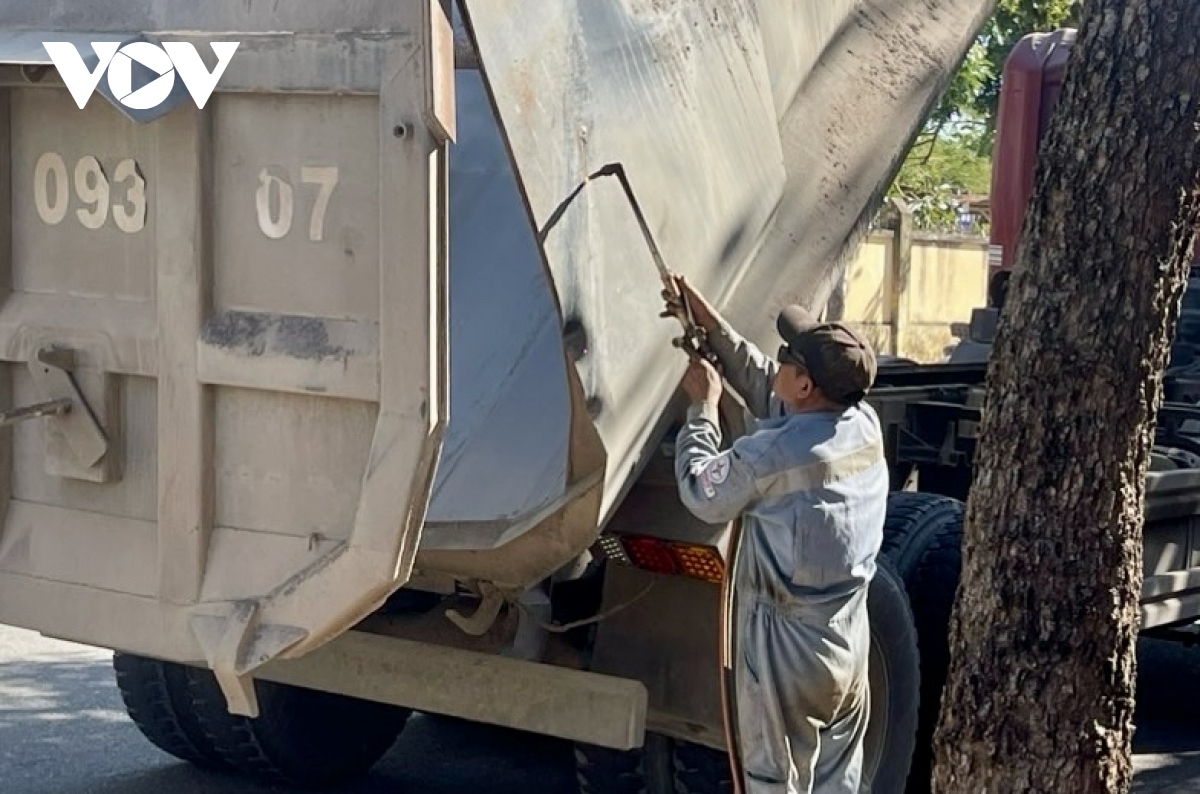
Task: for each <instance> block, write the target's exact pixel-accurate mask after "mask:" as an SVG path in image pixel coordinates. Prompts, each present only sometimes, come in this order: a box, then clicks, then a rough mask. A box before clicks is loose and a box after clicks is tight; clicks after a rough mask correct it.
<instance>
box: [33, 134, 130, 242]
mask: <svg viewBox="0 0 1200 794" xmlns="http://www.w3.org/2000/svg"><path fill="white" fill-rule="evenodd" d="M72 186H73V187H74V189H75V190H74V192H75V195H76V197H77V198H78V199H79V201H80V202H81V203H82V204H83V205H84V206H83V207H82V208H80V209H77V210H75V217H76V218H78V220H79V222H80V223H81V224H82V225H83V227H84V228H86V229H91V230H93V231H95V230H97V229H100V228H102V227H103V226H104V224H105V223H107V222H108V218H109V214H110V213H111V215H112V220H113V223H114V224H115V225H116V227H117V228H118V229H120V230H121V231H123V232H125V233H126V234H137V233H138V232H140V231H141V230H142V229H144V228H146V178H145V176H143V175H142V169H141V168H140V167H138V164H137V162H136V161H134V160H122V161H121V162H120V163H118V164H117V167H116V170H114V171H113V175H112V179H111V180H110V179H109V178H108V175H107V174H106V173H105V172H104V166H103V165H101V164H100V161H99V160H97V159H96V158H95V157H92V156H91V155H87V156H86V157H83V158H81V159H80V160H79V162H77V163H76V164H75V169H74V172H73V173H68V171H67V163H66V161H65V160H63V157H62V155H60V154H57V153H56V152H47V153H46V154H43V155H42V156H41V157H39V158H38V161H37V166H36V167H35V168H34V173H33V201H34V204H35V205H36V206H37V213H38V216H39V217H40V218H41V219H42V221H43V222H45V223H47V224H49V225H51V226H57V225H59V224H60V223H62V222H63V221H64V220H65V219H66V217H67V213H68V212H70V209H71V188H72ZM114 186H116V187H118V188H121V189H123V190H124V194H123V195H122V196H121V198H120V200H119V201H115V202H114V201H113V198H114V196H113V193H114Z"/></svg>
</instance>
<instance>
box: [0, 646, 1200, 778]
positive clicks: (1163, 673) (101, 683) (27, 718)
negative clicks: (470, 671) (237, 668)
mask: <svg viewBox="0 0 1200 794" xmlns="http://www.w3.org/2000/svg"><path fill="white" fill-rule="evenodd" d="M109 658H110V657H109V654H108V653H107V652H104V651H98V650H95V649H91V648H83V647H80V646H76V645H69V644H67V643H62V642H55V641H52V640H47V639H44V638H42V637H39V636H37V635H35V634H31V633H29V632H24V631H18V630H15V629H10V628H5V627H0V791H3V792H4V794H52V793H53V794H161V793H162V792H171V794H266V792H270V791H273V790H272V789H268V788H264V787H260V786H255V785H252V784H249V783H246V782H245V781H243V780H240V779H237V778H228V777H220V776H213V775H207V774H204V773H200V772H197V771H194V770H193V769H192V768H191V767H188V766H187V765H184V764H181V763H178V762H176V761H174V759H172V758H170V757H169V756H166V755H164V754H162V753H161V752H159V751H158V750H156V749H155V748H154V747H152V746H151V745H150V744H149V743H147V742H146V741H145V740H144V739H143V738H142V736H141V734H139V733H138V731H137V729H136V728H134V727H133V725H132V724H131V723H130V722H129V721H128V720H127V719H126V717H125V712H124V710H123V709H122V706H121V702H120V697H119V695H118V694H117V692H116V688H115V687H114V685H113V683H112V673H111V668H110V667H109ZM1140 660H1141V669H1142V675H1141V684H1140V692H1139V710H1138V713H1139V720H1138V724H1139V732H1138V740H1137V758H1136V761H1137V766H1138V774H1137V779H1136V782H1135V786H1134V791H1135V792H1136V794H1184V792H1195V791H1197V790H1200V716H1197V715H1200V649H1195V650H1188V649H1184V648H1180V647H1177V646H1173V645H1168V644H1166V643H1160V642H1159V643H1156V642H1143V644H1142V649H1141V653H1140ZM374 792H380V793H382V792H389V794H404V793H405V792H412V793H413V794H418V793H419V794H464V793H465V792H487V793H488V794H518V792H519V793H520V794H529V793H531V792H532V793H533V794H573V792H574V787H573V770H572V765H571V757H570V753H569V751H568V748H567V747H566V746H564V745H563V744H562V743H560V742H555V741H549V740H546V739H543V738H540V737H535V736H526V735H523V734H516V733H513V732H510V731H501V730H494V729H490V728H485V727H480V726H475V725H468V724H463V723H460V722H456V721H452V720H443V719H433V718H425V717H419V718H417V719H416V720H414V722H413V723H411V724H410V727H409V728H408V729H407V730H406V731H405V733H404V736H403V737H402V738H401V740H400V741H399V742H398V743H397V745H396V747H395V748H393V750H392V752H391V753H390V754H389V755H388V756H387V757H386V758H385V759H384V761H383V762H382V763H381V764H380V765H379V766H378V767H377V768H376V770H375V771H374V772H373V774H372V775H371V777H370V778H369V779H368V780H367V781H365V782H364V783H362V784H361V785H358V786H355V787H353V788H351V789H348V790H347V794H372V793H374Z"/></svg>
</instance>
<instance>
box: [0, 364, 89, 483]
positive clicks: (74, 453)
mask: <svg viewBox="0 0 1200 794" xmlns="http://www.w3.org/2000/svg"><path fill="white" fill-rule="evenodd" d="M28 366H29V373H30V375H31V376H32V377H33V383H34V387H35V388H36V389H37V391H38V393H39V394H40V395H41V397H42V398H43V399H45V400H47V401H48V402H46V403H44V404H43V406H50V405H61V404H62V403H63V402H64V401H65V402H67V403H69V404H70V407H69V408H68V409H66V410H62V411H57V412H48V413H47V412H43V413H41V414H40V415H43V416H52V417H53V418H52V419H51V420H50V423H49V424H48V425H47V439H46V447H47V458H49V459H51V462H54V463H57V464H58V466H57V467H56V468H58V469H64V468H65V469H71V470H78V471H80V472H86V471H87V470H89V469H93V468H94V467H96V466H97V464H99V463H100V461H101V459H102V458H103V457H104V456H105V455H106V454H107V453H108V447H109V440H108V435H107V434H106V433H105V432H104V428H103V427H101V425H100V422H99V421H98V420H97V419H96V415H95V413H93V411H92V406H91V405H89V404H88V401H87V399H86V398H85V397H84V396H83V392H82V391H81V390H80V389H79V384H78V383H77V382H76V380H75V376H74V371H75V369H76V366H77V360H76V356H75V351H73V350H70V349H66V348H56V347H47V348H42V349H40V350H38V351H37V353H35V354H34V356H33V358H32V359H31V360H30V361H29V365H28ZM37 407H38V406H30V408H29V409H18V411H21V410H25V411H26V417H25V418H33V417H34V415H35V414H36V412H35V411H33V410H32V409H34V408H37ZM9 413H10V414H13V413H17V412H9ZM64 453H66V454H64ZM62 458H69V459H70V460H68V461H65V462H64V461H63V460H61V459H62ZM69 464H74V465H69ZM60 476H70V474H69V473H68V472H63V473H62V474H61V475H60Z"/></svg>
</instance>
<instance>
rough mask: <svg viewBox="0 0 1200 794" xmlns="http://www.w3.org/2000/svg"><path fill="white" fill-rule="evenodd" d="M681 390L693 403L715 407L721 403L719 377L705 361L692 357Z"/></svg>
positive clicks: (721, 388)
mask: <svg viewBox="0 0 1200 794" xmlns="http://www.w3.org/2000/svg"><path fill="white" fill-rule="evenodd" d="M683 390H684V392H686V393H687V396H688V397H690V398H691V400H692V402H693V403H698V402H706V403H708V404H709V405H712V406H713V407H716V406H717V405H718V404H719V403H720V402H721V392H722V390H723V387H722V386H721V376H720V375H718V374H717V370H716V369H715V368H714V367H713V365H712V364H710V363H708V362H707V361H705V360H703V359H701V358H698V357H696V356H692V358H691V363H690V364H688V369H687V372H686V373H685V374H684V376H683Z"/></svg>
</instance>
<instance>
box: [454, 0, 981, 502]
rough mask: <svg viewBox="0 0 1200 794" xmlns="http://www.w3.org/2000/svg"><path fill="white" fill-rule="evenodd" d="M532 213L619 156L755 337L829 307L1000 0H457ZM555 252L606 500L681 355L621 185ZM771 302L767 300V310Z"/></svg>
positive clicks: (553, 264)
mask: <svg viewBox="0 0 1200 794" xmlns="http://www.w3.org/2000/svg"><path fill="white" fill-rule="evenodd" d="M461 5H462V7H463V10H464V12H465V14H466V17H467V22H468V26H469V28H470V30H471V35H472V38H473V41H474V44H475V46H476V48H477V50H478V53H479V57H480V60H481V62H482V65H483V69H484V71H485V74H486V79H487V81H488V85H489V88H490V91H491V93H492V96H493V98H494V102H495V105H496V108H497V111H498V113H499V116H500V118H501V122H502V124H503V126H504V132H505V135H506V136H507V140H508V143H509V146H510V148H511V151H512V154H513V158H514V160H515V163H516V167H517V171H518V174H519V176H520V178H521V181H522V183H523V188H524V193H525V196H526V197H527V200H528V204H529V209H530V211H531V213H532V220H533V224H534V226H535V227H536V228H538V229H539V230H542V229H543V227H544V226H545V225H546V224H547V221H548V220H549V219H550V218H551V217H552V216H554V214H555V211H556V210H557V209H559V207H560V204H561V203H562V202H563V201H564V199H566V197H567V196H568V195H569V194H571V192H572V191H573V190H574V189H575V188H576V187H577V186H578V185H579V184H580V183H581V181H582V180H584V178H585V177H586V176H587V175H588V174H589V173H592V172H594V171H595V170H596V169H598V168H599V167H601V166H602V165H604V164H606V163H610V162H621V163H623V164H624V166H625V168H626V170H627V172H628V174H629V178H630V181H631V182H632V184H633V188H634V190H635V192H636V193H637V195H638V198H639V200H640V203H641V204H642V207H643V210H644V212H645V214H646V216H647V219H648V221H649V223H650V226H651V228H652V229H653V230H654V233H655V235H656V237H657V239H658V243H659V245H660V246H661V248H662V251H663V253H664V255H665V257H666V260H667V262H668V265H669V266H670V267H671V268H673V269H675V270H679V271H682V272H684V273H686V274H687V275H688V276H689V277H690V278H691V279H692V280H693V281H694V282H695V283H697V284H698V285H700V287H701V288H702V289H704V291H705V292H706V293H708V294H709V295H711V296H713V297H714V298H715V299H716V300H717V302H718V304H719V305H721V306H724V307H727V309H728V312H727V314H728V316H729V317H730V319H732V320H733V321H734V323H735V324H736V325H738V326H739V327H741V328H743V329H744V330H745V331H746V332H747V333H748V334H750V335H751V337H752V338H754V339H756V340H757V341H759V342H760V343H761V344H763V345H770V344H771V343H772V333H771V330H770V329H771V327H772V326H773V314H774V310H775V309H776V308H777V307H779V306H780V305H782V304H783V303H784V302H785V301H792V300H799V301H801V302H804V303H807V304H809V305H812V306H822V305H823V304H824V301H825V300H826V298H827V296H828V293H829V288H830V283H831V280H832V279H833V277H834V276H835V274H836V272H837V270H838V267H839V261H840V258H841V256H842V255H843V253H844V251H845V250H846V249H847V247H848V245H849V244H850V243H851V242H852V238H853V237H854V234H855V231H856V229H858V228H859V227H860V226H861V221H862V219H863V218H864V217H866V216H867V215H868V213H869V210H870V208H871V206H872V205H873V204H874V203H875V200H876V197H877V194H878V193H879V191H880V190H881V189H882V187H883V186H884V185H885V184H886V182H887V180H888V179H889V177H890V175H891V174H892V173H894V170H895V168H896V166H897V163H898V161H899V158H900V157H901V156H902V154H903V152H904V149H905V148H906V144H907V142H908V141H909V140H910V139H911V137H912V135H913V134H914V133H915V131H916V129H917V128H918V127H919V125H920V123H921V119H922V117H923V115H924V112H925V109H926V108H928V106H929V105H930V104H931V103H932V102H933V101H935V99H936V95H937V94H938V92H939V90H940V89H941V87H942V86H943V85H944V83H945V81H946V80H947V79H948V77H949V74H950V73H951V72H952V70H953V68H954V67H955V66H956V64H957V63H958V61H959V60H960V59H961V56H962V54H963V53H964V52H965V50H966V47H967V46H968V45H969V43H970V41H971V39H972V37H973V35H974V33H975V31H976V30H977V29H978V27H979V26H980V24H982V20H983V18H984V13H985V11H986V10H987V8H988V7H989V6H990V3H989V2H988V0H860V2H853V0H832V1H831V0H798V1H797V2H794V3H779V2H767V1H766V0H762V1H761V2H756V1H755V0H613V2H604V3H598V2H592V0H562V1H561V2H555V3H546V2H544V0H488V2H479V0H461ZM544 250H545V257H546V260H547V263H548V266H549V270H550V273H551V276H552V278H553V281H554V287H555V290H556V292H557V295H558V298H559V302H560V304H561V306H562V311H563V315H564V319H565V320H568V321H571V320H573V321H576V322H578V323H580V324H581V325H582V326H583V328H584V329H585V331H586V332H587V333H588V335H589V342H590V344H589V352H588V354H587V356H586V357H584V358H583V359H582V360H581V361H580V362H579V364H578V367H579V371H580V375H581V378H582V381H583V383H584V386H585V389H586V390H587V394H588V397H589V399H590V402H591V405H592V407H593V408H594V409H595V411H596V414H595V421H596V425H597V428H598V430H599V432H600V434H601V437H602V438H603V440H604V443H605V446H606V448H607V450H608V454H609V466H608V470H607V476H608V482H607V488H606V494H605V502H604V508H603V509H604V513H605V514H606V515H607V514H608V513H609V511H611V509H612V508H613V507H614V506H615V504H617V503H618V501H619V499H620V497H621V494H622V492H623V489H624V488H625V487H626V486H627V485H628V483H629V480H630V478H631V475H632V474H633V473H635V472H636V471H637V470H638V468H639V466H640V463H641V461H642V459H643V457H644V454H645V451H646V449H647V447H648V446H649V444H652V443H653V441H654V440H655V430H656V429H657V428H658V427H660V426H661V418H662V417H661V413H662V411H663V406H664V405H665V404H666V403H667V401H668V399H669V397H670V395H671V393H672V391H673V389H674V388H675V386H676V384H677V383H678V378H679V376H680V375H681V373H682V371H683V368H684V360H683V358H682V356H681V355H680V354H679V353H678V352H676V351H674V350H672V348H671V347H670V344H669V340H670V338H671V336H672V335H674V334H675V333H677V330H678V329H677V326H674V325H672V324H671V323H668V322H666V321H664V320H661V319H659V318H658V317H657V314H658V310H659V307H660V298H659V289H660V286H659V279H658V275H657V273H656V272H655V269H654V266H653V264H652V261H651V259H650V256H649V254H648V252H647V248H646V246H645V244H644V242H643V241H642V239H641V237H640V236H639V234H638V232H637V228H636V226H635V225H634V223H633V216H632V214H631V212H630V209H629V207H628V205H627V203H626V200H625V198H624V196H623V195H622V193H621V191H620V189H619V186H618V185H617V184H616V183H615V182H613V180H610V179H608V180H606V179H600V180H597V181H595V182H592V183H590V184H589V186H588V187H587V188H585V189H584V190H583V192H582V193H581V194H580V196H579V197H578V199H576V200H575V201H574V203H572V204H571V205H570V207H569V208H568V209H567V210H566V211H565V213H563V214H562V215H561V219H560V220H559V221H558V222H557V223H556V225H554V227H553V228H552V229H550V230H549V231H548V233H547V235H546V239H545V243H544ZM764 307H765V308H766V309H767V311H764Z"/></svg>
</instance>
